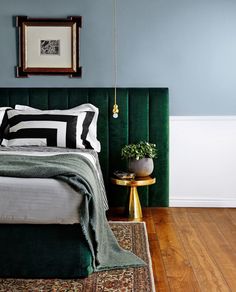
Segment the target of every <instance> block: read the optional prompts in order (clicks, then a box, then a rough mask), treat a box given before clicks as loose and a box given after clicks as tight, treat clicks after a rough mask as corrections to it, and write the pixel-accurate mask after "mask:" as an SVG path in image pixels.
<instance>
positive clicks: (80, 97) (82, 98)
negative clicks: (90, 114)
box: [68, 88, 88, 108]
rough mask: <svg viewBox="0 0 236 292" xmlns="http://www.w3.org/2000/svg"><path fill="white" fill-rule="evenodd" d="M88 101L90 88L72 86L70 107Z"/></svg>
mask: <svg viewBox="0 0 236 292" xmlns="http://www.w3.org/2000/svg"><path fill="white" fill-rule="evenodd" d="M87 102H88V89H87V88H70V89H69V102H68V107H69V108H72V107H75V106H77V105H80V104H83V103H87Z"/></svg>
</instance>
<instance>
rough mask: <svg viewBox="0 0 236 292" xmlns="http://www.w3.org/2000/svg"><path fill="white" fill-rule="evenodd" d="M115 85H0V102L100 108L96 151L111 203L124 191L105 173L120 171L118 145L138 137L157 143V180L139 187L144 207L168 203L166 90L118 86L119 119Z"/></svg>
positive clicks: (123, 165) (121, 199)
mask: <svg viewBox="0 0 236 292" xmlns="http://www.w3.org/2000/svg"><path fill="white" fill-rule="evenodd" d="M113 96H114V89H111V88H0V106H14V105H15V104H25V105H30V106H32V107H37V108H40V109H55V108H57V109H66V108H71V107H74V106H76V105H79V104H82V103H87V102H90V103H92V104H94V105H95V106H97V107H98V108H99V112H100V113H99V120H98V139H99V140H100V142H101V145H102V151H101V153H100V154H99V158H100V163H101V167H102V171H103V176H104V181H105V185H106V188H107V195H108V200H109V204H110V206H124V204H125V202H126V200H127V197H128V194H127V191H128V190H127V189H126V188H124V187H117V186H113V185H111V183H110V179H109V178H110V175H111V174H112V172H113V171H114V170H117V169H119V170H125V169H126V161H124V160H121V159H120V150H121V148H122V147H123V146H124V145H125V144H127V143H131V142H138V141H140V140H146V141H150V142H152V143H155V144H157V148H158V159H155V160H154V163H155V169H154V173H153V175H154V176H155V177H156V179H157V183H156V184H155V185H152V186H150V187H142V188H139V195H140V199H141V203H142V205H143V206H168V201H169V199H168V152H169V151H168V150H169V149H168V130H169V128H168V123H169V113H168V89H167V88H119V89H118V91H117V103H118V105H119V110H120V112H119V118H118V119H113V118H112V114H111V112H112V107H113V99H114V97H113Z"/></svg>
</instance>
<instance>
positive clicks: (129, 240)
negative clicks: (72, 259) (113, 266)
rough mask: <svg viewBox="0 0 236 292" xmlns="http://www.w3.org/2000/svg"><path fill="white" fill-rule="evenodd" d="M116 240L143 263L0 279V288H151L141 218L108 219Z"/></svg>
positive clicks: (59, 291)
mask: <svg viewBox="0 0 236 292" xmlns="http://www.w3.org/2000/svg"><path fill="white" fill-rule="evenodd" d="M110 226H111V228H112V230H113V232H114V234H115V236H116V238H117V240H118V242H119V244H120V245H121V246H122V247H123V248H124V249H127V250H130V251H132V252H133V253H135V254H136V255H137V256H139V257H140V258H142V259H143V260H144V261H145V262H146V263H147V266H145V267H139V268H125V269H117V270H109V271H103V272H97V273H93V274H92V275H90V276H89V277H87V278H85V279H74V280H71V279H70V280H61V279H42V280H40V279H0V292H6V291H7V292H9V291H11V292H21V291H23V292H100V291H103V292H149V291H150V292H154V291H155V288H154V280H153V273H152V264H151V257H150V251H149V245H148V238H147V232H146V225H145V223H144V222H110Z"/></svg>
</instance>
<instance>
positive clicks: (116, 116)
mask: <svg viewBox="0 0 236 292" xmlns="http://www.w3.org/2000/svg"><path fill="white" fill-rule="evenodd" d="M116 1H117V0H113V67H114V105H113V109H112V113H113V118H115V119H116V118H118V113H119V108H118V105H117V103H116V99H117V90H116V88H117V21H116V8H117V2H116Z"/></svg>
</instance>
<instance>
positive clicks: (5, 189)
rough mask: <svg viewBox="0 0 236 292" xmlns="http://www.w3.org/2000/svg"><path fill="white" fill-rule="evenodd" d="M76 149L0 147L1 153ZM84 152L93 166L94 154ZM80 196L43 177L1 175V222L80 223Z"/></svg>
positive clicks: (44, 153)
mask: <svg viewBox="0 0 236 292" xmlns="http://www.w3.org/2000/svg"><path fill="white" fill-rule="evenodd" d="M61 153H63V154H67V153H73V154H76V152H73V151H72V152H66V153H65V152H38V151H37V152H34V151H32V152H29V151H14V153H13V152H12V151H9V152H8V151H2V152H1V151H0V160H1V155H2V154H19V155H36V156H46V155H57V154H61ZM77 154H79V155H84V156H86V157H87V158H88V159H89V160H90V161H91V162H92V163H93V165H94V167H96V161H95V159H94V157H93V156H92V155H91V154H89V153H81V152H80V153H77ZM81 201H82V196H81V195H80V194H78V192H76V191H74V190H73V189H72V188H71V187H70V186H69V185H68V184H66V183H64V182H62V181H59V180H56V179H51V178H50V179H45V178H14V177H1V176H0V223H11V224H18V223H20V224H25V223H29V224H74V223H79V206H80V204H81Z"/></svg>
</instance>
